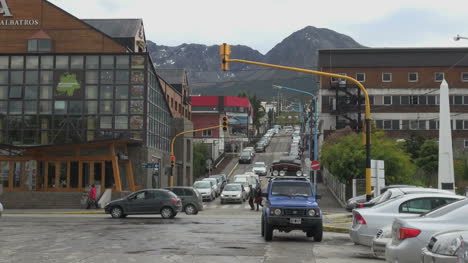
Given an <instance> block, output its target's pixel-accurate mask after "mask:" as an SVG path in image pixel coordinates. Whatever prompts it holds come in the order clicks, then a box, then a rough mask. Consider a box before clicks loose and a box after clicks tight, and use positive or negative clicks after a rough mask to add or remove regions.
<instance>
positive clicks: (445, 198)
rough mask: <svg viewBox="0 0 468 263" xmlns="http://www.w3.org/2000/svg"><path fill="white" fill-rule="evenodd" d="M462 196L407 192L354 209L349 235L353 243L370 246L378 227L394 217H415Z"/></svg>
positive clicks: (391, 220)
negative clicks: (369, 205) (368, 206)
mask: <svg viewBox="0 0 468 263" xmlns="http://www.w3.org/2000/svg"><path fill="white" fill-rule="evenodd" d="M464 198H465V197H464V196H459V195H454V194H438V193H422V194H407V195H402V196H399V197H397V198H395V199H392V200H389V201H387V202H384V203H381V204H379V205H376V206H374V207H370V208H360V209H354V210H353V225H352V226H351V229H350V230H349V235H350V237H351V239H352V240H353V241H354V243H356V244H361V245H364V246H371V244H372V239H373V238H374V237H375V235H376V234H377V232H378V231H379V229H381V228H382V227H384V226H386V225H389V224H391V223H392V222H393V220H394V219H395V218H401V217H415V216H418V215H420V214H422V213H426V212H429V211H431V210H433V209H436V208H438V207H441V206H444V205H446V204H449V203H452V202H454V201H457V200H460V199H464Z"/></svg>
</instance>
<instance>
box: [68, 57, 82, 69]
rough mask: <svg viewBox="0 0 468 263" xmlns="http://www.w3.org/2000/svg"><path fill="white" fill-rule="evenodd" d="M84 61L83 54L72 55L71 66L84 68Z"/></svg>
mask: <svg viewBox="0 0 468 263" xmlns="http://www.w3.org/2000/svg"><path fill="white" fill-rule="evenodd" d="M83 63H84V57H83V56H72V57H71V58H70V68H72V69H82V68H83Z"/></svg>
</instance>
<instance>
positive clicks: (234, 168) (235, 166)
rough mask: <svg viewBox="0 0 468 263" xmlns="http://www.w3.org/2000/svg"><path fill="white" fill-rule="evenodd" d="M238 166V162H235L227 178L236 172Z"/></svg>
mask: <svg viewBox="0 0 468 263" xmlns="http://www.w3.org/2000/svg"><path fill="white" fill-rule="evenodd" d="M238 165H239V162H237V163H236V165H234V167H233V168H232V170H231V171H230V172H229V174H228V178H229V177H231V175H232V173H233V172H234V170H236V168H237V166H238Z"/></svg>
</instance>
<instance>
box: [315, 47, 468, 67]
mask: <svg viewBox="0 0 468 263" xmlns="http://www.w3.org/2000/svg"><path fill="white" fill-rule="evenodd" d="M318 53H319V59H318V66H319V67H320V68H322V67H332V68H333V67H451V66H462V67H463V66H468V48H345V49H321V50H319V51H318Z"/></svg>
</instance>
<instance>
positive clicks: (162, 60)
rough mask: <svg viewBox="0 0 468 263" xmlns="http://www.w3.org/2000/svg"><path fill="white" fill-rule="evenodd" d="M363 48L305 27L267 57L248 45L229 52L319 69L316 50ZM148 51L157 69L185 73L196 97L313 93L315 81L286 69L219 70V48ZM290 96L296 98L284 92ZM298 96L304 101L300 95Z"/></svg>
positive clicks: (193, 46)
mask: <svg viewBox="0 0 468 263" xmlns="http://www.w3.org/2000/svg"><path fill="white" fill-rule="evenodd" d="M360 47H364V46H362V45H361V44H359V43H357V42H356V41H354V40H353V39H352V38H351V37H349V36H346V35H343V34H340V33H337V32H335V31H333V30H330V29H326V28H316V27H312V26H307V27H305V28H303V29H301V30H299V31H296V32H294V33H292V34H291V35H290V36H288V37H287V38H285V39H284V40H283V41H281V42H280V43H278V44H277V45H276V46H275V47H273V48H272V49H271V50H270V51H268V53H267V54H265V55H263V54H262V53H260V52H258V51H257V50H255V49H252V48H250V47H248V46H242V45H236V46H232V47H231V51H232V52H231V58H236V59H244V60H251V61H257V62H264V63H270V64H278V65H284V66H293V67H299V68H308V69H316V68H317V58H318V52H317V50H318V49H323V48H360ZM148 52H149V53H150V56H151V58H152V59H153V63H154V64H155V67H156V69H157V68H185V69H186V70H187V71H188V72H189V81H190V86H191V89H192V94H202V95H237V94H238V93H239V92H240V91H247V92H251V93H256V94H257V96H259V97H261V98H269V97H272V96H275V95H276V94H277V91H276V90H273V89H272V85H280V86H287V87H291V88H296V89H302V90H307V91H312V90H313V89H316V86H317V80H316V78H315V76H313V75H310V74H305V73H298V72H292V71H286V70H277V69H272V68H266V67H260V66H255V65H250V64H244V63H231V64H230V71H227V72H223V71H221V70H220V65H219V64H220V57H219V45H214V46H206V45H200V44H182V45H179V46H176V47H169V46H162V45H157V44H155V43H153V42H151V41H148ZM281 92H282V93H288V94H289V95H294V96H298V93H291V92H287V91H281ZM298 97H300V96H298Z"/></svg>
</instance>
